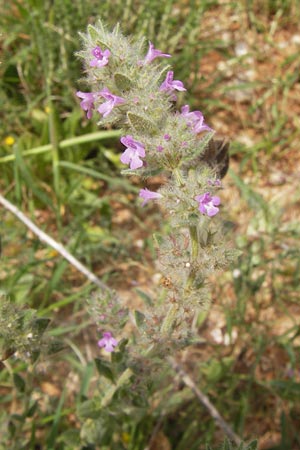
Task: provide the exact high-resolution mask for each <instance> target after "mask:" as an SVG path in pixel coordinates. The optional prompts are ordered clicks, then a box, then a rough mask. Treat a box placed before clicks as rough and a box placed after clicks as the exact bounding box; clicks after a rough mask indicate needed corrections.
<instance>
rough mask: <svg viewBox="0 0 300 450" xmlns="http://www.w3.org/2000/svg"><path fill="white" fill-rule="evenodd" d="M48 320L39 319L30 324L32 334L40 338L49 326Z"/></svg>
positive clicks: (44, 318)
mask: <svg viewBox="0 0 300 450" xmlns="http://www.w3.org/2000/svg"><path fill="white" fill-rule="evenodd" d="M49 322H50V319H47V318H46V317H39V318H38V319H35V320H34V321H33V323H32V332H33V333H34V334H35V333H36V334H38V335H39V336H41V335H42V334H43V333H44V331H45V330H46V328H47V326H48V325H49Z"/></svg>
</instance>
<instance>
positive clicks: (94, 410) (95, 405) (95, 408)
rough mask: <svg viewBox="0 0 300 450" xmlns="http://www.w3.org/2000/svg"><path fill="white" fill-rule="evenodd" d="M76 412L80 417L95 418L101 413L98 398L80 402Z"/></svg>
mask: <svg viewBox="0 0 300 450" xmlns="http://www.w3.org/2000/svg"><path fill="white" fill-rule="evenodd" d="M77 414H78V416H79V418H80V419H97V418H98V417H100V416H101V414H102V407H101V404H99V399H98V398H93V399H92V400H87V401H86V402H83V403H81V404H80V405H79V406H78V408H77Z"/></svg>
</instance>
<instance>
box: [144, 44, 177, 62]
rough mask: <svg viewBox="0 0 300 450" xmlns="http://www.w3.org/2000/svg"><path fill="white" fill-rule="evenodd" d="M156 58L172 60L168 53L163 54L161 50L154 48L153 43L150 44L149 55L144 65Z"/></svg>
mask: <svg viewBox="0 0 300 450" xmlns="http://www.w3.org/2000/svg"><path fill="white" fill-rule="evenodd" d="M155 58H171V55H169V54H168V53H163V52H161V51H160V50H157V49H156V48H154V45H153V44H152V42H149V50H148V53H147V55H146V56H145V59H144V62H143V63H144V64H148V63H150V62H151V61H153V60H154V59H155Z"/></svg>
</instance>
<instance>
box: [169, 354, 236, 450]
mask: <svg viewBox="0 0 300 450" xmlns="http://www.w3.org/2000/svg"><path fill="white" fill-rule="evenodd" d="M168 359H169V363H170V365H171V367H172V368H173V369H174V370H175V372H176V373H177V374H178V375H179V377H180V378H181V380H182V381H183V382H184V384H185V385H186V386H187V387H189V388H190V389H191V390H192V391H193V392H194V394H195V396H196V397H197V399H198V400H199V401H200V403H202V405H203V406H205V408H206V409H207V410H208V412H209V413H210V415H211V416H212V417H213V418H214V420H215V421H216V423H217V425H218V426H219V427H220V428H221V429H222V431H223V432H224V433H225V434H226V436H227V437H228V438H229V439H231V440H232V441H234V442H235V444H237V445H240V444H241V443H242V440H241V438H240V437H239V436H238V435H237V434H235V432H234V431H233V430H232V428H231V427H230V426H229V425H228V423H227V422H225V420H224V419H223V417H222V416H221V414H220V413H219V411H218V410H217V409H216V408H215V407H214V405H213V404H212V403H211V402H210V400H209V398H208V397H207V396H206V395H205V394H203V392H201V391H200V389H199V388H198V386H197V385H196V383H195V382H194V381H193V379H192V378H191V377H190V376H189V375H188V374H187V373H186V372H185V370H184V369H183V368H182V367H181V365H180V364H179V363H178V362H177V361H175V359H173V358H168Z"/></svg>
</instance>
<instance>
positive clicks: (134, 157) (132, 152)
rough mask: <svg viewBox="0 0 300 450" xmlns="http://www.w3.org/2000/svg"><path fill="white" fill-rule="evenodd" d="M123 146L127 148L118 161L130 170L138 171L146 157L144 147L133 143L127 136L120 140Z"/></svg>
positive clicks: (129, 136) (130, 137)
mask: <svg viewBox="0 0 300 450" xmlns="http://www.w3.org/2000/svg"><path fill="white" fill-rule="evenodd" d="M120 140H121V142H122V144H123V145H125V146H126V147H127V148H126V150H125V151H124V152H123V153H122V155H121V157H120V160H121V162H122V163H123V164H130V169H133V170H135V169H139V168H140V167H142V166H143V164H144V163H143V160H142V159H141V158H144V157H145V156H146V152H145V147H144V145H143V144H142V143H141V142H138V141H135V140H134V139H133V137H132V136H131V135H130V134H128V135H127V136H123V137H122V138H121V139H120Z"/></svg>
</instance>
